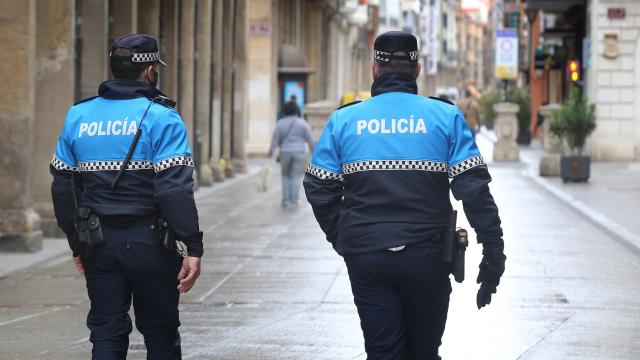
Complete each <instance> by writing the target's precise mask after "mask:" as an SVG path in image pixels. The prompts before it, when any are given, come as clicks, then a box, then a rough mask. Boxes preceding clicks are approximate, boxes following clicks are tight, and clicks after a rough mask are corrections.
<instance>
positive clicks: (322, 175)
mask: <svg viewBox="0 0 640 360" xmlns="http://www.w3.org/2000/svg"><path fill="white" fill-rule="evenodd" d="M307 173H309V174H311V175H313V176H315V177H317V178H319V179H322V180H338V181H344V177H343V176H342V174H337V173H334V172H331V171H329V170H325V169H322V168H319V167H317V166H315V165H313V164H309V166H308V167H307Z"/></svg>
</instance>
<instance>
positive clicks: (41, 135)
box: [31, 0, 76, 237]
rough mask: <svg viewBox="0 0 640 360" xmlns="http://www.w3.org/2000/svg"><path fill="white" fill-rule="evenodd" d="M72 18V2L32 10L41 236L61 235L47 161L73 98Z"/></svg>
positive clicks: (56, 0) (55, 0)
mask: <svg viewBox="0 0 640 360" xmlns="http://www.w3.org/2000/svg"><path fill="white" fill-rule="evenodd" d="M75 16H76V11H75V1H74V0H49V1H40V2H38V5H37V9H36V34H37V35H36V64H35V66H36V69H35V71H36V78H35V85H36V86H35V124H36V126H34V128H33V130H34V133H33V136H34V149H33V152H32V153H31V166H32V167H33V170H32V171H33V172H32V174H33V175H32V176H33V180H32V181H33V182H32V184H31V185H32V186H31V189H32V194H33V201H34V208H35V210H36V212H38V214H39V215H40V217H41V219H42V221H41V224H42V231H43V232H44V235H45V236H55V237H62V236H64V234H63V233H62V231H61V230H60V229H59V228H58V225H57V223H56V220H55V216H54V213H53V204H52V202H51V175H49V162H50V161H51V155H52V154H53V152H54V151H55V147H56V143H57V139H58V136H57V135H58V134H59V133H60V130H61V129H62V125H63V123H64V119H65V116H66V113H67V110H68V109H69V106H71V105H72V104H73V103H74V99H75V25H76V19H75ZM52 94H55V96H52Z"/></svg>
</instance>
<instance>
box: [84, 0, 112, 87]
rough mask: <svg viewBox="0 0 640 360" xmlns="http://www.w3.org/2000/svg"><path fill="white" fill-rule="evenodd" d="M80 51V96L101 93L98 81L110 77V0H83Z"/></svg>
mask: <svg viewBox="0 0 640 360" xmlns="http://www.w3.org/2000/svg"><path fill="white" fill-rule="evenodd" d="M80 16H81V19H82V25H81V30H80V32H81V37H80V39H81V40H80V41H81V45H80V49H81V54H79V55H80V81H81V86H80V87H81V89H80V97H81V98H82V99H84V98H87V97H90V96H95V95H98V85H100V83H101V82H103V81H104V80H106V79H107V77H108V74H109V72H110V70H109V47H110V46H111V44H109V40H108V39H109V2H108V1H103V0H82V1H80Z"/></svg>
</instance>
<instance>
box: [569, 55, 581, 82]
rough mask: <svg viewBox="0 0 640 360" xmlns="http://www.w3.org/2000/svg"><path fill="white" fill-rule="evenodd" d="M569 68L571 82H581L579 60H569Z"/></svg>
mask: <svg viewBox="0 0 640 360" xmlns="http://www.w3.org/2000/svg"><path fill="white" fill-rule="evenodd" d="M567 68H568V70H569V80H571V82H578V80H580V63H579V62H578V60H576V59H571V60H569V63H568V66H567Z"/></svg>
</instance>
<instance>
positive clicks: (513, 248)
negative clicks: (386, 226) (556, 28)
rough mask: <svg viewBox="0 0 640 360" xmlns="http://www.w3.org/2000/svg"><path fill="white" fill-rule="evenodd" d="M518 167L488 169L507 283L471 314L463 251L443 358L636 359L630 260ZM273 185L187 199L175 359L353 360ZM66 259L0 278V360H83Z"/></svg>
mask: <svg viewBox="0 0 640 360" xmlns="http://www.w3.org/2000/svg"><path fill="white" fill-rule="evenodd" d="M479 142H480V143H481V144H480V145H481V149H482V151H483V152H486V151H487V149H490V145H489V144H486V143H482V141H481V140H479ZM488 157H489V158H490V156H488ZM525 169H526V168H525V167H524V166H523V165H521V164H507V163H494V164H491V172H492V175H493V178H494V182H493V183H492V192H493V193H494V197H495V198H496V201H497V203H498V205H499V206H500V210H501V217H502V220H503V225H504V230H505V242H506V252H507V256H508V260H507V272H506V274H505V276H504V278H503V281H502V284H501V285H500V287H499V290H498V294H497V295H495V296H494V300H493V302H492V304H491V305H489V307H487V308H485V309H482V310H481V311H478V310H477V309H476V308H475V292H476V289H477V285H476V284H475V283H474V282H473V280H474V279H475V275H476V272H477V263H478V262H479V260H480V247H479V246H478V245H476V244H475V243H473V244H472V245H471V247H470V249H469V251H468V255H467V256H468V257H467V261H468V269H467V278H468V280H467V281H465V283H464V284H454V285H453V288H454V290H453V294H452V301H451V306H450V311H449V322H448V326H447V330H446V332H445V337H444V339H443V346H442V347H441V350H442V351H441V353H442V356H443V358H444V359H445V360H455V359H492V360H496V359H498V360H502V359H544V360H554V359H563V360H565V359H580V360H583V359H586V360H590V359H594V360H595V359H629V360H631V359H638V358H640V296H638V294H639V293H640V257H638V256H637V255H636V254H634V253H631V252H630V251H628V250H627V248H625V247H624V246H622V245H620V244H619V243H618V242H617V241H615V240H614V239H613V238H612V237H611V236H610V235H608V234H607V233H606V232H603V231H602V230H601V229H600V228H599V227H597V226H594V225H593V224H592V223H591V222H590V221H589V220H588V219H587V218H585V217H584V216H582V215H579V214H578V213H576V212H575V211H574V210H573V209H572V208H571V207H569V206H567V205H566V204H565V203H564V202H562V201H560V200H558V199H557V198H556V197H554V196H552V195H551V194H550V193H549V192H547V191H544V190H542V188H541V187H540V186H539V184H537V183H536V182H535V181H533V180H532V179H531V178H530V177H528V176H527V175H526V173H525ZM277 182H278V178H277V176H276V175H275V174H273V172H272V176H271V184H270V185H271V186H270V189H269V191H268V192H265V193H258V192H257V191H256V184H255V180H254V179H253V178H251V177H247V178H245V179H243V180H241V181H238V182H236V183H233V184H230V185H227V186H226V187H224V188H223V189H221V190H219V191H208V192H207V193H201V194H198V196H197V198H198V203H199V208H200V213H201V223H202V228H203V229H204V230H205V258H204V260H203V262H204V266H203V274H202V276H201V278H200V280H199V282H198V283H197V285H196V287H195V288H194V289H193V290H192V291H191V292H190V293H189V294H187V295H186V296H183V298H182V301H181V303H182V304H181V319H182V324H183V326H182V328H181V331H182V338H183V345H184V358H185V359H229V360H232V359H291V360H293V359H327V360H342V359H365V356H364V349H363V345H362V339H361V332H360V329H359V323H358V318H357V314H356V311H355V307H354V305H353V302H352V301H353V299H352V296H351V292H350V288H349V282H348V277H347V274H346V269H345V267H344V263H343V261H342V259H341V258H340V257H338V256H337V255H335V254H334V253H333V252H332V250H331V247H330V246H329V245H328V244H327V243H326V242H325V240H324V239H323V236H322V234H321V232H320V230H319V228H318V226H317V224H316V223H315V220H314V218H313V215H312V212H311V209H310V208H309V207H308V206H306V205H304V206H301V207H299V208H294V209H282V208H280V206H279V203H280V201H279V197H280V195H279V189H278V188H279V186H278V185H279V184H278V183H277ZM457 207H458V208H460V206H459V204H457ZM460 221H461V222H462V223H463V224H464V223H465V221H464V219H460ZM67 256H68V255H65V256H64V257H60V258H55V259H52V260H51V261H48V262H45V263H42V264H40V265H37V266H34V267H33V268H31V269H29V270H28V271H25V270H23V271H20V272H16V273H13V274H11V275H9V276H7V277H5V278H3V279H0V289H2V290H0V339H2V342H0V359H2V360H4V359H8V360H12V359H50V360H57V359H71V360H73V359H86V358H88V357H89V356H88V354H89V349H90V343H89V342H88V341H87V337H88V331H87V329H86V327H85V326H84V319H85V316H86V311H87V308H88V301H87V298H86V290H85V286H84V282H83V279H82V278H81V276H80V275H79V274H77V273H76V272H75V270H74V268H73V265H72V263H71V261H70V260H65V257H66V258H67V259H68V257H67ZM130 349H131V350H130V356H129V358H130V359H144V351H143V349H144V346H143V345H142V339H141V336H140V335H139V334H138V333H137V331H135V330H134V334H133V335H132V341H131V345H130Z"/></svg>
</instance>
